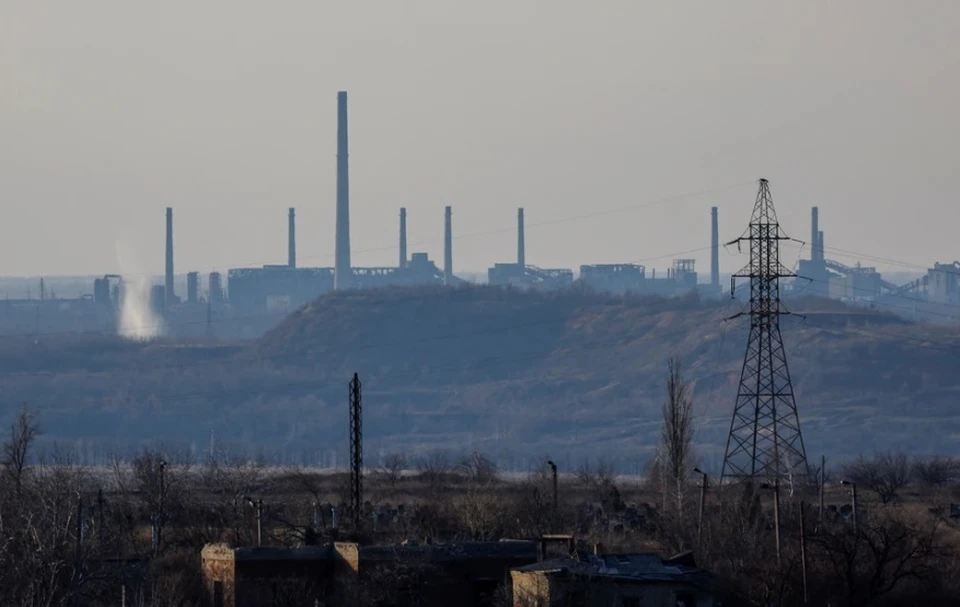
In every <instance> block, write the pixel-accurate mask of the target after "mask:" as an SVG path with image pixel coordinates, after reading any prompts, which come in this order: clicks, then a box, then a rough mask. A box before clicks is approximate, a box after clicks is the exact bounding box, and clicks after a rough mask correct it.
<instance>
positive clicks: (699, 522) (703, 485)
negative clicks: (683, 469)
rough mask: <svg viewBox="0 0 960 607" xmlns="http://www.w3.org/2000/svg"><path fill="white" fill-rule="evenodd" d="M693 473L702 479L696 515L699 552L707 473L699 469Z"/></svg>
mask: <svg viewBox="0 0 960 607" xmlns="http://www.w3.org/2000/svg"><path fill="white" fill-rule="evenodd" d="M693 471H694V472H696V473H697V474H699V475H701V477H702V478H701V479H700V508H699V512H698V513H697V550H699V549H700V541H701V539H702V537H703V506H704V503H705V502H706V499H707V473H706V472H704V471H703V470H701V469H700V468H694V469H693Z"/></svg>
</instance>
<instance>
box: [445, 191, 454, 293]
mask: <svg viewBox="0 0 960 607" xmlns="http://www.w3.org/2000/svg"><path fill="white" fill-rule="evenodd" d="M443 284H445V285H451V284H453V211H452V210H451V208H450V207H446V208H445V209H444V213H443Z"/></svg>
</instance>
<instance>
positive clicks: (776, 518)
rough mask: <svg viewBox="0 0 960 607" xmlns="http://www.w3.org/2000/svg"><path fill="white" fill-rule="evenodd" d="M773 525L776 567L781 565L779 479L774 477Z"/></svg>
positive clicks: (778, 567)
mask: <svg viewBox="0 0 960 607" xmlns="http://www.w3.org/2000/svg"><path fill="white" fill-rule="evenodd" d="M773 527H774V530H775V533H776V534H777V569H778V570H779V569H780V568H781V567H780V565H781V559H780V479H779V478H775V479H774V483H773Z"/></svg>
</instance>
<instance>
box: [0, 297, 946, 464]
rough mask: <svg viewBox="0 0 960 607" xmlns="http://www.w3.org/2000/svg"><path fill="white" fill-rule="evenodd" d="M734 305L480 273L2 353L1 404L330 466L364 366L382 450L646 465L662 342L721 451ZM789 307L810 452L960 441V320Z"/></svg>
mask: <svg viewBox="0 0 960 607" xmlns="http://www.w3.org/2000/svg"><path fill="white" fill-rule="evenodd" d="M738 306H739V304H736V303H735V302H727V301H724V302H719V303H718V302H701V301H699V300H697V299H695V298H688V299H680V300H676V299H675V300H662V299H623V298H613V297H607V296H594V295H585V294H577V293H564V294H542V293H521V292H516V291H509V290H501V289H491V288H478V287H471V288H464V289H458V290H439V289H438V290H424V289H417V290H407V289H396V290H387V291H376V292H357V293H344V294H334V295H330V296H326V297H323V298H321V299H319V300H317V301H315V302H313V303H312V304H311V305H309V306H307V307H305V308H303V309H301V310H299V311H298V312H296V313H295V314H293V315H292V316H291V317H289V318H288V319H287V320H285V321H284V322H283V323H281V324H280V325H279V326H278V327H277V328H276V329H274V330H273V331H271V332H270V333H268V334H267V335H265V336H264V337H263V338H261V339H260V340H258V341H257V342H253V343H250V344H247V345H242V346H236V347H217V348H212V347H182V346H176V345H164V344H152V345H142V344H133V345H131V344H115V343H110V344H104V343H98V344H95V345H94V346H92V348H93V349H92V350H90V351H89V352H88V351H87V350H88V349H89V348H87V346H86V345H84V344H83V343H82V342H78V343H73V342H71V343H58V344H48V345H44V344H41V345H39V346H35V347H34V350H35V351H34V352H33V353H31V354H30V355H28V356H20V355H17V356H13V355H11V356H6V357H4V355H3V353H2V352H0V369H3V378H4V385H5V387H6V392H7V395H8V399H9V400H8V405H7V407H6V410H5V411H4V414H5V415H7V416H9V415H10V413H11V411H12V409H13V404H15V403H18V402H19V401H21V400H30V401H31V402H32V403H35V406H36V407H37V408H39V409H41V410H43V411H44V413H43V420H44V425H45V428H46V430H47V435H48V437H50V438H68V439H70V440H73V441H77V440H81V441H85V442H83V443H82V445H81V447H80V449H81V453H82V452H84V449H86V450H87V451H90V450H93V451H95V452H99V451H102V450H103V449H105V448H106V447H105V445H106V444H107V443H115V444H121V445H127V446H129V445H133V444H136V443H138V442H139V441H142V440H146V439H155V440H163V441H166V442H171V443H172V442H178V443H186V444H189V443H191V442H192V443H194V444H195V445H197V447H196V448H198V449H203V448H204V447H205V446H206V444H207V442H208V441H209V440H210V433H211V430H212V431H214V433H215V435H216V437H218V438H217V440H218V441H234V442H235V443H236V444H237V445H243V446H245V447H246V448H250V447H259V446H262V447H263V448H265V449H267V450H268V451H271V452H274V453H277V454H278V456H281V457H284V458H286V459H287V460H290V461H294V460H301V459H304V460H307V461H310V462H316V461H320V460H322V461H323V462H324V463H327V464H330V463H332V458H333V455H332V453H333V452H337V453H338V454H339V455H340V457H341V458H342V457H343V455H344V453H345V438H346V423H347V418H346V382H347V380H348V379H349V377H350V375H351V374H352V373H353V372H354V371H356V372H359V373H360V375H361V379H362V380H363V384H364V436H365V440H366V449H367V452H368V453H369V454H370V456H368V461H371V462H373V463H374V464H375V463H376V459H377V457H378V454H379V453H381V452H384V451H389V450H395V449H404V450H424V449H430V448H445V449H451V450H457V451H459V450H464V449H478V450H482V451H485V452H488V453H491V454H495V455H499V456H500V457H501V458H503V460H504V462H505V463H510V460H511V459H512V461H513V465H515V466H521V467H522V466H523V462H522V461H521V460H522V459H523V458H528V457H529V458H533V457H537V456H540V455H543V454H546V453H550V454H551V455H552V457H554V458H557V459H560V460H561V461H563V462H564V463H565V464H566V465H567V466H568V467H569V466H572V465H574V462H576V461H578V460H580V459H581V458H582V457H586V456H590V457H596V456H599V455H609V456H613V457H615V458H617V459H619V460H620V465H621V467H622V468H623V469H624V470H626V471H632V470H634V469H635V468H636V467H638V466H639V465H640V464H641V463H642V462H643V461H644V460H645V459H646V457H647V456H648V454H649V451H650V449H651V448H652V446H653V444H654V443H655V441H656V434H657V429H658V423H659V406H660V403H661V400H662V395H663V381H664V375H665V367H666V359H667V358H668V357H670V356H680V357H681V358H682V360H683V364H684V367H685V370H686V372H687V375H688V376H689V378H690V379H691V380H692V381H694V383H695V400H696V404H697V412H698V417H699V421H700V432H699V434H698V442H699V443H700V449H701V452H702V453H703V455H704V458H705V459H706V460H707V462H708V463H714V462H716V461H717V460H718V459H719V458H721V457H722V448H723V442H724V440H725V432H726V430H727V428H728V427H729V423H730V414H731V409H732V403H733V401H734V398H735V391H736V386H737V382H738V379H739V372H740V365H741V361H742V357H743V351H744V346H745V343H746V331H745V328H746V322H747V321H746V319H743V318H741V319H738V320H735V321H731V322H724V319H725V318H727V317H729V316H731V315H732V314H734V313H735V312H737V311H739V307H738ZM791 307H792V308H793V309H794V310H795V311H797V312H803V313H805V314H806V319H805V320H802V321H800V320H793V321H791V322H786V323H785V324H784V331H783V332H784V340H785V342H786V346H787V349H788V357H789V362H790V366H791V371H792V373H793V376H794V380H795V387H796V391H797V398H798V405H799V408H800V412H801V421H802V424H803V428H804V434H805V439H806V445H807V449H808V452H809V453H810V454H811V455H819V454H820V453H823V452H826V453H827V454H828V455H837V456H844V455H850V454H853V453H855V452H857V451H861V450H863V451H871V450H873V449H874V448H885V447H887V446H900V447H903V448H905V449H908V450H911V451H917V452H920V451H924V452H929V451H934V450H936V451H942V452H950V451H951V450H953V449H955V447H954V446H953V445H954V442H955V441H954V440H953V439H954V436H955V434H956V433H957V432H958V431H960V414H957V413H955V406H954V405H955V403H956V402H957V397H958V392H960V385H958V382H957V379H956V377H957V368H958V366H957V363H956V360H957V354H958V353H960V334H958V333H957V332H956V331H953V330H944V329H943V328H937V329H933V328H927V327H921V326H917V325H912V324H909V323H906V322H904V321H901V320H898V319H895V318H893V317H889V316H884V315H877V314H870V313H865V312H863V311H859V310H855V309H848V308H846V307H844V306H842V305H839V304H836V303H833V302H825V301H820V300H800V301H796V302H792V303H791ZM85 348H87V349H85ZM88 354H89V355H88ZM94 354H96V355H94ZM45 361H46V362H45ZM54 361H55V362H54ZM45 364H46V365H47V367H49V368H45V367H44V365H45ZM91 442H92V446H91ZM341 461H342V460H341Z"/></svg>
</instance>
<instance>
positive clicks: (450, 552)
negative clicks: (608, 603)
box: [201, 540, 538, 607]
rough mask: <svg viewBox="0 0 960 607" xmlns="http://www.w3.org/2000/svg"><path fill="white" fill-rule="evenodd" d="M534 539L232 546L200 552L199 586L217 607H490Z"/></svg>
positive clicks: (525, 561)
mask: <svg viewBox="0 0 960 607" xmlns="http://www.w3.org/2000/svg"><path fill="white" fill-rule="evenodd" d="M537 547H538V544H537V543H536V542H530V541H523V540H517V541H511V540H501V541H499V542H461V543H441V544H416V543H404V544H400V545H393V546H362V545H359V544H356V543H351V542H336V543H333V544H327V545H323V546H307V547H303V548H289V549H288V548H231V547H230V546H228V545H226V544H210V545H208V546H206V547H205V548H204V549H203V551H202V552H201V568H202V574H203V580H204V585H205V587H206V589H207V592H208V594H209V597H210V601H211V604H212V605H214V606H215V607H245V606H249V607H252V606H254V605H271V604H276V603H277V602H278V601H284V600H285V601H287V602H288V604H305V605H313V604H314V601H317V600H319V601H321V602H322V603H323V604H353V601H361V602H360V604H363V602H362V600H363V598H364V597H368V598H369V596H370V595H372V594H374V595H378V596H380V595H382V596H383V597H388V598H390V600H391V601H392V602H393V604H396V605H405V604H416V605H438V606H440V605H464V606H468V607H469V606H471V605H478V606H479V605H492V604H494V601H495V599H496V597H497V595H498V593H500V592H504V591H505V589H508V588H509V583H508V582H509V575H510V574H509V571H510V569H512V568H514V567H519V566H522V565H529V564H531V563H535V562H536V561H537Z"/></svg>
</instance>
